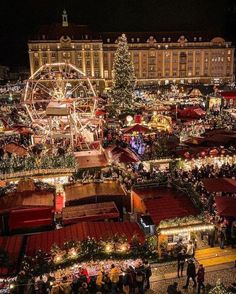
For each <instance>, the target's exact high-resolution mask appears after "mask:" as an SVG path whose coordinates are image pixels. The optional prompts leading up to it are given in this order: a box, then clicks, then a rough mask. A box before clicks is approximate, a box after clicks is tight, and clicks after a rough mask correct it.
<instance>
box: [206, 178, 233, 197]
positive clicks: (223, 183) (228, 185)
mask: <svg viewBox="0 0 236 294" xmlns="http://www.w3.org/2000/svg"><path fill="white" fill-rule="evenodd" d="M202 182H203V185H204V187H205V189H206V190H207V191H208V192H227V193H236V180H233V179H228V178H210V179H203V180H202Z"/></svg>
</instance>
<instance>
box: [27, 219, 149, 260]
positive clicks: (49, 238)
mask: <svg viewBox="0 0 236 294" xmlns="http://www.w3.org/2000/svg"><path fill="white" fill-rule="evenodd" d="M116 234H118V235H124V236H126V237H127V239H128V241H129V242H130V240H131V239H132V237H133V236H134V235H137V236H138V238H139V239H140V241H141V242H144V240H145V238H144V234H143V232H142V231H141V229H140V228H139V226H138V225H137V224H136V223H130V222H81V223H79V224H76V225H71V226H67V227H64V228H62V229H59V230H54V231H50V232H44V233H40V234H34V235H31V236H29V237H28V241H27V245H26V254H27V255H30V256H32V255H34V254H35V253H36V252H37V251H38V250H39V249H40V250H42V251H44V252H47V253H49V252H50V250H51V247H52V245H53V244H57V245H58V246H59V247H60V248H62V247H63V245H64V243H65V242H68V241H82V240H84V239H86V238H87V237H91V238H95V239H96V240H100V238H101V237H111V236H114V235H116Z"/></svg>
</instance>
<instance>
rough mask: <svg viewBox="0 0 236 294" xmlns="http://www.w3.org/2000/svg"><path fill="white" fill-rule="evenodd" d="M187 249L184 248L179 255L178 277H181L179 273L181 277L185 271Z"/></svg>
mask: <svg viewBox="0 0 236 294" xmlns="http://www.w3.org/2000/svg"><path fill="white" fill-rule="evenodd" d="M185 258H186V256H185V251H184V249H182V250H181V251H180V252H179V253H178V256H177V262H178V268H177V275H178V278H179V277H180V276H179V274H180V273H181V277H182V276H183V271H184V263H185Z"/></svg>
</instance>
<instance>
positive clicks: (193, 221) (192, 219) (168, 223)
mask: <svg viewBox="0 0 236 294" xmlns="http://www.w3.org/2000/svg"><path fill="white" fill-rule="evenodd" d="M204 222H206V219H205V217H204V216H203V215H201V214H200V215H197V216H193V215H190V216H186V217H182V218H178V217H176V218H173V219H166V220H162V221H161V222H160V224H159V226H158V228H159V229H165V228H174V227H180V226H191V225H197V224H202V223H204Z"/></svg>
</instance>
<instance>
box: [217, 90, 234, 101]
mask: <svg viewBox="0 0 236 294" xmlns="http://www.w3.org/2000/svg"><path fill="white" fill-rule="evenodd" d="M220 95H221V96H222V97H223V98H224V99H236V91H223V92H220Z"/></svg>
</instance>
